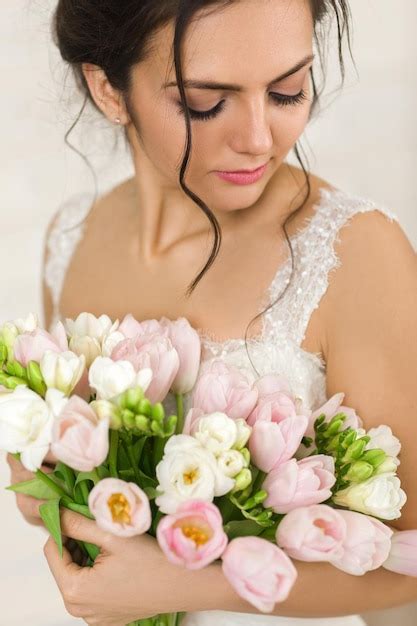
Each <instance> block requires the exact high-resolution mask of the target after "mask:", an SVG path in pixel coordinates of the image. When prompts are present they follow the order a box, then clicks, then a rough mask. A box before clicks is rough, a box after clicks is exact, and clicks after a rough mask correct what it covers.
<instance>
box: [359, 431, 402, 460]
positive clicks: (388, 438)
mask: <svg viewBox="0 0 417 626" xmlns="http://www.w3.org/2000/svg"><path fill="white" fill-rule="evenodd" d="M366 434H367V435H369V436H370V437H371V441H369V442H368V443H367V445H366V448H365V450H373V449H375V448H380V449H381V450H383V451H384V452H385V453H386V454H388V456H392V457H396V456H398V454H399V453H400V451H401V443H400V440H399V439H398V438H397V437H395V435H393V434H392V430H391V428H390V426H387V425H385V424H381V426H377V427H376V428H370V429H369V430H368V432H367V433H366Z"/></svg>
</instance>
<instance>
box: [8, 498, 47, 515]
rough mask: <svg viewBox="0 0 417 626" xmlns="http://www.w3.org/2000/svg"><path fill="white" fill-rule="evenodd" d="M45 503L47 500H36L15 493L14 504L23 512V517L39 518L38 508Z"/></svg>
mask: <svg viewBox="0 0 417 626" xmlns="http://www.w3.org/2000/svg"><path fill="white" fill-rule="evenodd" d="M45 502H47V500H38V499H37V498H32V496H26V495H25V494H23V493H16V504H17V506H18V508H19V509H20V510H21V511H24V513H25V515H28V516H29V517H37V518H38V519H39V518H40V517H41V514H40V511H39V507H40V506H41V505H42V504H44V503H45Z"/></svg>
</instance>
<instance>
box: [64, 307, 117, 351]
mask: <svg viewBox="0 0 417 626" xmlns="http://www.w3.org/2000/svg"><path fill="white" fill-rule="evenodd" d="M118 326H119V320H116V321H115V322H114V323H113V322H112V320H111V319H110V317H109V316H108V315H100V317H96V316H95V315H93V314H92V313H80V314H79V316H78V317H77V319H75V320H73V319H70V318H67V319H66V320H65V328H66V331H67V333H68V335H69V336H70V337H90V338H91V339H97V340H98V342H99V343H100V344H101V342H102V340H103V337H105V336H106V335H108V334H109V333H112V332H113V331H115V330H116V329H117V328H118Z"/></svg>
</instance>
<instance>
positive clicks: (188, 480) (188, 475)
mask: <svg viewBox="0 0 417 626" xmlns="http://www.w3.org/2000/svg"><path fill="white" fill-rule="evenodd" d="M182 477H183V479H184V483H185V484H186V485H192V483H193V482H194V481H195V480H196V479H197V478H198V468H197V467H195V468H193V469H191V470H189V471H188V472H184V473H183V475H182Z"/></svg>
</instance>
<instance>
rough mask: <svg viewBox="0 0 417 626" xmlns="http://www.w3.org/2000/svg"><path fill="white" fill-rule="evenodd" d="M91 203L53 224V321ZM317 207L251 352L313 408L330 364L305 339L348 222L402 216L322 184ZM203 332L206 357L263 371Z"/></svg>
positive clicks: (68, 209)
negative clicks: (372, 214) (366, 216)
mask: <svg viewBox="0 0 417 626" xmlns="http://www.w3.org/2000/svg"><path fill="white" fill-rule="evenodd" d="M90 205H91V198H90V196H89V195H88V194H78V195H75V196H73V197H72V198H71V199H70V200H69V201H67V202H66V203H64V204H63V205H62V206H61V208H60V210H59V211H58V213H57V216H56V219H55V220H54V224H53V227H52V228H51V231H50V235H49V238H48V241H47V251H48V254H47V261H46V265H45V268H44V272H45V282H46V284H47V285H48V287H49V289H50V292H51V296H52V303H53V323H54V322H55V321H57V320H58V319H61V315H60V311H59V301H60V296H61V292H62V288H63V285H64V280H65V274H66V271H67V268H68V266H69V263H70V261H71V258H72V255H73V254H74V251H75V249H76V247H77V245H78V243H79V242H80V241H81V239H82V236H83V233H84V228H85V218H86V217H87V214H88V212H89V210H90ZM314 209H315V211H314V213H313V215H312V217H310V218H309V219H308V220H306V222H305V224H304V226H303V228H302V229H301V230H299V231H298V232H296V233H295V234H294V235H293V236H292V237H291V243H292V247H293V251H294V274H293V276H292V280H291V281H290V275H291V256H290V253H289V250H288V255H287V257H286V261H285V262H284V264H282V265H281V266H280V268H279V269H278V271H277V272H276V274H275V276H274V278H273V280H272V282H271V284H270V286H269V288H268V290H267V292H266V293H265V296H264V298H263V300H262V302H261V303H260V307H259V312H261V311H263V310H264V309H265V308H266V307H267V306H268V305H269V304H270V303H271V302H275V300H276V299H277V298H278V297H279V296H280V294H281V293H282V292H283V291H284V289H285V287H286V285H287V283H288V282H289V281H290V286H289V288H288V289H287V291H286V292H285V294H284V296H283V297H282V298H281V299H280V300H279V301H278V302H277V303H276V304H275V305H274V306H273V307H271V308H270V309H269V310H268V311H267V312H266V313H265V314H264V315H263V327H262V330H261V332H260V334H259V335H257V336H255V337H252V338H249V339H248V342H247V345H248V350H249V355H250V358H251V360H252V362H253V364H254V365H255V367H256V369H257V372H258V373H259V375H263V374H266V373H269V372H281V373H283V374H285V375H286V376H287V378H288V379H289V382H290V384H291V386H292V389H293V392H294V393H295V395H298V396H299V397H302V398H303V400H304V403H305V404H306V405H307V406H308V407H313V406H318V405H319V404H322V403H323V402H324V400H325V363H324V360H323V357H322V355H321V354H316V353H311V352H307V351H305V350H303V349H302V348H301V344H302V342H303V339H304V337H305V333H306V329H307V326H308V322H309V320H310V317H311V315H312V313H313V311H314V310H315V309H316V308H317V307H318V306H319V304H320V300H321V298H322V297H323V295H324V294H325V292H326V290H327V287H328V284H329V280H330V278H331V273H332V271H334V270H335V269H337V267H339V265H340V260H339V259H338V257H337V255H336V253H335V251H334V244H335V243H336V241H337V240H338V234H339V231H340V228H341V227H342V226H344V225H345V224H346V223H347V222H348V221H349V219H350V218H351V217H352V216H354V215H355V214H357V213H363V212H366V211H372V210H378V211H380V212H382V213H384V214H385V215H386V216H387V218H388V219H390V220H394V219H396V220H398V217H397V215H396V214H395V213H394V212H393V211H391V210H390V209H388V208H385V207H381V206H380V205H377V204H376V203H375V202H373V201H372V200H369V199H366V198H362V197H359V196H355V195H353V194H348V193H346V192H344V191H340V190H336V189H327V188H322V189H321V190H320V198H319V201H318V202H317V204H316V205H315V207H314ZM127 312H128V311H126V313H127ZM199 334H200V337H201V341H202V352H203V354H202V360H203V361H206V360H208V359H210V358H214V357H216V356H218V357H221V358H223V359H225V360H227V361H228V362H229V363H231V364H233V365H235V366H237V367H240V368H245V369H246V370H247V371H248V373H251V374H252V376H253V377H255V372H254V370H253V367H252V366H251V363H250V360H249V359H248V355H247V353H246V349H245V342H244V339H243V338H239V339H229V340H226V341H218V340H217V339H216V337H215V336H213V335H210V334H208V333H205V332H203V331H201V330H199ZM185 402H186V403H187V398H185Z"/></svg>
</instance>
